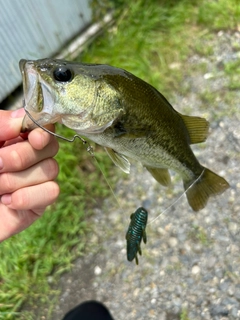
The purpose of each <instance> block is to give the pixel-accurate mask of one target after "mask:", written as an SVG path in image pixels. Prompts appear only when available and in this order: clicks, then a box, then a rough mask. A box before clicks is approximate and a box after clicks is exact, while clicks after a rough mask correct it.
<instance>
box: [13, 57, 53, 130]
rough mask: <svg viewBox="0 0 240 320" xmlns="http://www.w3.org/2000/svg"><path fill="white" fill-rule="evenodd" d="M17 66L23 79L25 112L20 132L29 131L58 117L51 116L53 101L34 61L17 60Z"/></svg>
mask: <svg viewBox="0 0 240 320" xmlns="http://www.w3.org/2000/svg"><path fill="white" fill-rule="evenodd" d="M19 68H20V71H21V74H22V80H23V95H24V109H25V111H26V113H27V114H26V115H25V116H24V118H23V122H22V128H21V132H26V131H31V130H33V129H35V128H37V127H38V126H39V125H40V126H44V125H47V124H49V123H54V122H57V121H58V119H53V117H52V110H53V104H54V101H53V97H52V93H51V90H50V88H49V86H48V85H47V84H46V83H44V81H43V80H42V79H41V77H40V76H39V73H38V72H37V70H36V69H35V67H34V62H33V61H31V60H30V61H29V60H24V59H22V60H20V62H19ZM28 113H29V114H30V116H31V118H32V119H33V120H34V121H33V120H32V119H31V118H30V117H29V116H28ZM54 120H56V121H54ZM53 121H54V122H53ZM35 122H36V123H35Z"/></svg>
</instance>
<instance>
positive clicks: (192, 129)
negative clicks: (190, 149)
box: [180, 114, 209, 144]
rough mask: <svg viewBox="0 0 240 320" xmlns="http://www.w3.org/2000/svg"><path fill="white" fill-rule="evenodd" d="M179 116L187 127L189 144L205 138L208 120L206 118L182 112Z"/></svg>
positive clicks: (202, 140)
mask: <svg viewBox="0 0 240 320" xmlns="http://www.w3.org/2000/svg"><path fill="white" fill-rule="evenodd" d="M180 116H181V118H182V119H183V121H184V123H185V125H186V127H187V130H188V133H189V136H190V140H191V141H190V143H191V144H194V143H200V142H204V141H205V140H206V139H207V136H208V129H209V122H208V121H207V120H206V119H204V118H200V117H192V116H186V115H183V114H180Z"/></svg>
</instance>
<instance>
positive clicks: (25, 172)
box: [0, 109, 59, 241]
mask: <svg viewBox="0 0 240 320" xmlns="http://www.w3.org/2000/svg"><path fill="white" fill-rule="evenodd" d="M24 114H25V112H24V109H19V110H16V111H3V110H0V129H1V130H0V241H3V240H5V239H7V238H9V237H10V236H12V235H14V234H16V233H18V232H21V231H22V230H24V229H26V228H27V227H29V226H30V225H31V224H32V223H33V222H34V221H35V220H36V219H38V218H39V217H40V216H41V215H42V214H43V212H44V211H45V209H46V207H47V206H48V205H50V204H52V203H53V202H54V201H55V200H56V199H57V197H58V195H59V187H58V185H57V183H56V182H54V181H53V180H54V179H55V178H56V177H57V174H58V164H57V162H56V160H54V159H53V158H52V157H54V156H55V155H56V153H57V152H58V147H59V146H58V142H57V140H56V139H55V138H54V137H53V136H51V135H50V134H48V133H47V132H45V131H43V130H42V129H40V128H37V129H35V130H33V131H31V132H30V133H29V134H28V137H27V138H28V139H27V140H26V136H25V139H24V135H21V134H20V130H21V124H22V119H23V116H24ZM48 129H50V130H53V129H54V127H53V126H51V127H49V128H48Z"/></svg>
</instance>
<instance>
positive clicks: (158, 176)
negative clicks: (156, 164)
mask: <svg viewBox="0 0 240 320" xmlns="http://www.w3.org/2000/svg"><path fill="white" fill-rule="evenodd" d="M146 169H147V170H148V171H149V172H150V173H151V175H152V176H153V178H154V179H155V180H157V182H159V183H160V184H161V185H163V186H164V187H168V186H170V185H171V177H170V174H169V171H168V169H164V168H151V167H147V166H146Z"/></svg>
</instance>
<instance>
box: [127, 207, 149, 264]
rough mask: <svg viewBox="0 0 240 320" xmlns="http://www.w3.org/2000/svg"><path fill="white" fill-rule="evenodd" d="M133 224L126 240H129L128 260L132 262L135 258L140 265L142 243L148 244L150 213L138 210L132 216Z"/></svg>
mask: <svg viewBox="0 0 240 320" xmlns="http://www.w3.org/2000/svg"><path fill="white" fill-rule="evenodd" d="M130 219H131V222H130V224H129V227H128V230H127V233H126V240H127V259H128V261H132V260H133V259H134V258H135V260H136V264H138V257H137V254H138V253H139V254H140V255H142V250H141V241H142V239H143V242H144V243H147V234H146V230H145V229H146V226H147V220H148V212H147V210H146V209H144V208H143V207H140V208H138V209H137V210H136V211H135V212H134V213H132V214H131V216H130Z"/></svg>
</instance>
